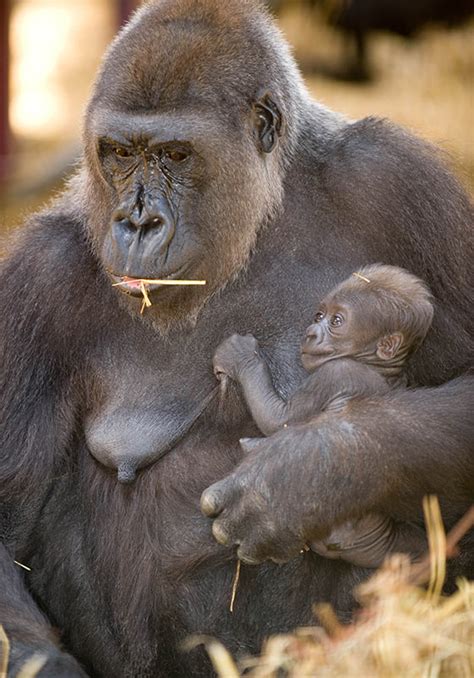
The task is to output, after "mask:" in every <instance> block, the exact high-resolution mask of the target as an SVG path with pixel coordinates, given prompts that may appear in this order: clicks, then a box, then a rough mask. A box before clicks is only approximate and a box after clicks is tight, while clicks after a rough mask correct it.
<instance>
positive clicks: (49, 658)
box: [0, 543, 86, 678]
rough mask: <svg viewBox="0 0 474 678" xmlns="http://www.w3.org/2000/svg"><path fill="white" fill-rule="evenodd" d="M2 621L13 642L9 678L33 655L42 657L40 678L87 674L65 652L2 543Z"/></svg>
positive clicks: (63, 677)
mask: <svg viewBox="0 0 474 678" xmlns="http://www.w3.org/2000/svg"><path fill="white" fill-rule="evenodd" d="M0 579H1V581H2V595H1V597H0V620H1V622H2V626H3V628H4V630H5V633H6V635H7V637H8V640H9V643H10V654H9V661H8V676H16V675H18V674H19V672H20V670H21V668H22V667H23V666H24V665H25V664H26V663H27V662H28V660H30V659H31V658H32V657H33V656H35V655H36V656H37V657H38V659H39V658H41V660H42V661H43V668H42V669H41V670H40V671H39V672H38V673H35V676H38V678H72V677H77V678H79V677H80V676H83V677H84V678H85V676H86V674H85V673H84V672H83V671H82V670H81V668H80V667H79V665H78V664H77V662H76V661H75V660H74V659H73V658H72V657H70V656H69V655H67V654H65V653H64V652H61V650H60V649H59V647H58V645H57V640H56V638H55V637H54V634H53V632H52V630H51V627H50V626H49V624H48V622H47V620H46V619H45V617H44V616H43V615H42V614H41V612H40V611H39V610H38V608H37V606H36V604H35V603H34V601H33V599H32V598H31V596H30V595H29V593H28V592H27V590H26V588H25V585H24V583H23V581H22V579H21V575H20V570H19V567H18V566H17V565H15V564H14V563H13V560H12V558H11V557H10V555H9V554H8V552H7V550H6V549H5V547H4V546H3V545H2V544H1V543H0Z"/></svg>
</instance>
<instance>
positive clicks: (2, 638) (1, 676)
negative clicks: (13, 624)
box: [0, 624, 10, 678]
mask: <svg viewBox="0 0 474 678" xmlns="http://www.w3.org/2000/svg"><path fill="white" fill-rule="evenodd" d="M0 644H1V646H2V657H1V660H0V678H7V671H8V660H9V659H10V641H9V640H8V636H7V634H6V633H5V629H4V628H3V626H2V625H1V624H0Z"/></svg>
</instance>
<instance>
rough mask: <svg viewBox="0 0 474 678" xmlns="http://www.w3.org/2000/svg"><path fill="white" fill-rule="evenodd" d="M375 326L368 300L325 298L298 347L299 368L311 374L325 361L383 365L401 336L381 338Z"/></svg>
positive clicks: (391, 354) (397, 348)
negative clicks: (301, 366)
mask: <svg viewBox="0 0 474 678" xmlns="http://www.w3.org/2000/svg"><path fill="white" fill-rule="evenodd" d="M373 310H374V309H372V311H373ZM379 325H380V323H379V322H378V321H377V320H376V317H374V313H371V303H370V298H367V299H361V298H358V299H357V300H356V299H349V298H347V297H345V298H344V299H341V298H338V297H337V296H329V297H327V298H326V299H324V300H323V301H322V303H321V304H320V306H319V308H318V310H317V312H316V315H315V317H314V321H313V323H312V324H311V325H310V326H309V327H308V329H307V330H306V334H305V337H304V340H303V343H302V346H301V361H302V363H303V367H304V368H305V370H306V371H307V372H313V371H314V370H315V369H317V368H318V367H320V365H322V364H323V363H325V362H327V361H328V360H334V359H335V358H351V357H352V358H357V359H359V360H361V361H363V362H365V361H366V362H370V363H371V364H375V363H382V364H386V363H387V362H389V361H391V360H392V359H393V358H394V357H395V356H396V354H397V353H398V351H399V349H400V346H401V345H402V343H403V336H402V334H401V333H398V332H397V333H394V334H384V333H383V332H382V330H381V328H380V326H379Z"/></svg>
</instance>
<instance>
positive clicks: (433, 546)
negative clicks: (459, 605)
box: [423, 495, 446, 600]
mask: <svg viewBox="0 0 474 678" xmlns="http://www.w3.org/2000/svg"><path fill="white" fill-rule="evenodd" d="M423 511H424V514H425V522H426V527H427V532H428V544H429V550H430V561H431V573H430V581H429V585H428V594H427V595H428V597H429V598H433V599H434V600H438V599H439V597H440V595H441V592H442V590H443V584H444V580H445V577H446V533H445V531H444V526H443V519H442V517H441V509H440V507H439V501H438V497H435V496H433V495H430V496H427V497H423Z"/></svg>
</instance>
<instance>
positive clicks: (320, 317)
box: [314, 311, 324, 323]
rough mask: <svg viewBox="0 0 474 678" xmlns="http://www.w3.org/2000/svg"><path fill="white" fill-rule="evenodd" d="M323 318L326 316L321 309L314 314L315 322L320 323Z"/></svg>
mask: <svg viewBox="0 0 474 678" xmlns="http://www.w3.org/2000/svg"><path fill="white" fill-rule="evenodd" d="M323 318H324V313H321V311H318V313H316V315H315V316H314V322H315V323H320V322H321V320H322V319H323Z"/></svg>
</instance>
